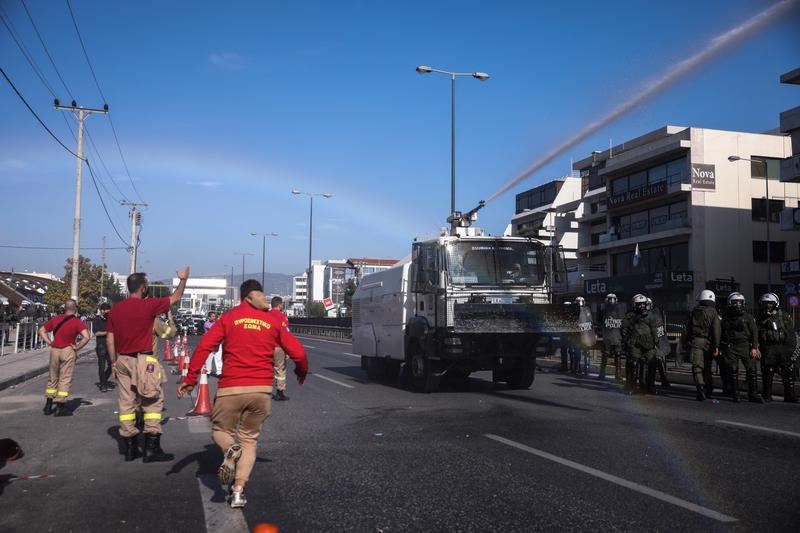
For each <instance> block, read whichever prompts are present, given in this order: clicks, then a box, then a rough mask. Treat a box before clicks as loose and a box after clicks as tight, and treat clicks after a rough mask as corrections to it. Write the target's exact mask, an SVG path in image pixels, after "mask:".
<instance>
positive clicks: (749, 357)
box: [720, 292, 764, 403]
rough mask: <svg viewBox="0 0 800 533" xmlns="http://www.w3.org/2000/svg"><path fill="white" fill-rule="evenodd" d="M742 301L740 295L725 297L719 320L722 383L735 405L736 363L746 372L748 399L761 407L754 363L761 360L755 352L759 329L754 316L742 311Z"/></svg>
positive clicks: (737, 391)
mask: <svg viewBox="0 0 800 533" xmlns="http://www.w3.org/2000/svg"><path fill="white" fill-rule="evenodd" d="M745 304H746V302H745V298H744V295H743V294H742V293H740V292H732V293H731V294H730V296H728V309H727V312H726V313H725V316H724V317H723V319H722V342H721V343H720V346H721V348H722V357H721V361H722V365H721V369H722V382H723V384H724V386H723V389H728V390H730V391H731V392H730V394H731V398H732V399H733V401H734V402H738V401H739V361H741V362H742V365H744V368H745V379H746V380H747V399H748V400H750V401H751V402H753V403H763V402H764V400H762V399H761V396H759V395H758V388H757V383H756V380H757V379H758V376H757V373H758V370H757V366H756V365H757V361H758V360H759V359H761V352H760V351H759V349H758V327H757V326H756V320H755V319H754V318H753V315H751V314H750V313H748V312H747V311H745V309H744V308H745Z"/></svg>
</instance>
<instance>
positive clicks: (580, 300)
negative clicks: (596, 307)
mask: <svg viewBox="0 0 800 533" xmlns="http://www.w3.org/2000/svg"><path fill="white" fill-rule="evenodd" d="M575 305H577V306H578V307H583V306H585V305H586V300H585V299H584V297H583V296H578V297H577V298H575Z"/></svg>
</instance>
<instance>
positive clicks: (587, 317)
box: [570, 296, 597, 375]
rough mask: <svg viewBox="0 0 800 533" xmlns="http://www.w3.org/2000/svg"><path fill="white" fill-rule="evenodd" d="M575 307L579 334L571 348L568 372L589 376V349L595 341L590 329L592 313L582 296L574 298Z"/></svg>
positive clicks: (591, 328) (592, 331)
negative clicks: (576, 307) (576, 308)
mask: <svg viewBox="0 0 800 533" xmlns="http://www.w3.org/2000/svg"><path fill="white" fill-rule="evenodd" d="M575 305H576V306H578V331H579V334H578V336H576V339H575V342H573V346H572V358H571V361H570V371H571V372H572V373H573V374H586V375H589V372H590V371H591V366H592V363H591V355H590V352H589V348H591V347H592V346H594V345H595V342H596V340H597V339H596V336H595V333H594V329H593V327H592V312H591V310H590V309H589V308H588V307H587V306H586V300H585V299H584V298H583V297H582V296H578V297H577V298H575Z"/></svg>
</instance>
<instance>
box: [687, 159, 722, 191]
mask: <svg viewBox="0 0 800 533" xmlns="http://www.w3.org/2000/svg"><path fill="white" fill-rule="evenodd" d="M692 189H693V190H696V191H716V190H717V171H716V168H715V167H714V165H701V164H700V163H692Z"/></svg>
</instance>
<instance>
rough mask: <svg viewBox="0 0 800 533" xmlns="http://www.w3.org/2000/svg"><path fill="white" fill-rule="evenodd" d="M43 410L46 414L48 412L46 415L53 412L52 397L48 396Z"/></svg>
mask: <svg viewBox="0 0 800 533" xmlns="http://www.w3.org/2000/svg"><path fill="white" fill-rule="evenodd" d="M42 412H43V413H44V414H46V415H49V414H51V413H52V412H53V399H52V398H48V399H47V400H45V402H44V409H42Z"/></svg>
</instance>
